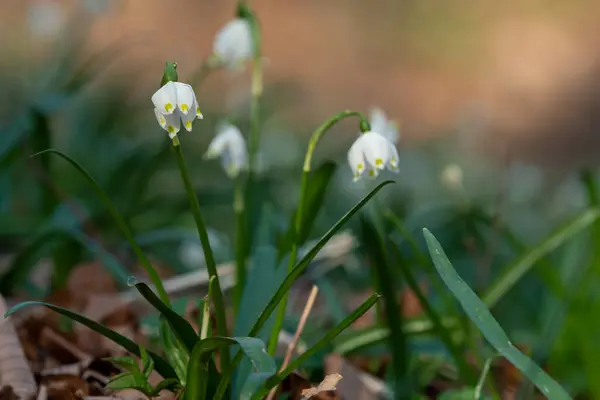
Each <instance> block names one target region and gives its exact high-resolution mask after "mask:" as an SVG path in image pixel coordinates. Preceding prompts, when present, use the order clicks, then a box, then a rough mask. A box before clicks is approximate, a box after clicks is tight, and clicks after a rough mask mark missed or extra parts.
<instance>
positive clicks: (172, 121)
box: [164, 112, 181, 139]
mask: <svg viewBox="0 0 600 400" xmlns="http://www.w3.org/2000/svg"><path fill="white" fill-rule="evenodd" d="M164 117H165V119H166V120H167V124H166V126H165V128H164V129H165V131H167V132H169V137H170V138H171V139H173V138H174V137H175V136H177V133H178V132H179V130H180V129H181V114H180V113H179V112H175V113H173V114H168V115H165V116H164Z"/></svg>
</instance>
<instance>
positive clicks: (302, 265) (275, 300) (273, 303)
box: [213, 181, 394, 400]
mask: <svg viewBox="0 0 600 400" xmlns="http://www.w3.org/2000/svg"><path fill="white" fill-rule="evenodd" d="M391 183H394V181H385V182H382V183H380V184H379V185H377V186H376V187H375V188H374V189H373V190H372V191H371V192H370V193H369V194H367V195H366V196H365V197H364V198H363V199H362V200H360V201H359V202H358V203H356V205H355V206H354V207H352V209H351V210H350V211H348V212H347V213H346V214H344V216H343V217H342V218H341V219H340V220H339V221H338V222H336V223H335V225H334V226H332V227H331V229H329V231H327V233H325V235H323V236H322V237H321V239H319V241H318V242H317V244H315V246H314V247H313V248H312V249H311V250H310V251H309V252H308V253H307V254H306V255H305V256H304V257H303V258H302V260H300V261H299V262H298V264H296V266H295V267H294V269H292V271H291V272H290V273H289V274H288V275H287V277H286V278H285V279H284V281H283V283H282V284H281V286H280V287H279V289H278V290H277V292H276V293H275V294H274V295H273V297H272V298H271V300H270V301H269V303H268V304H267V306H266V307H265V309H264V310H263V312H262V313H261V314H260V316H259V317H258V319H257V320H256V322H255V323H254V326H253V327H252V329H251V330H250V333H249V334H248V336H250V337H254V336H256V335H257V334H258V333H259V332H260V330H261V328H262V327H263V325H264V324H265V322H267V320H268V319H269V317H270V316H271V314H272V313H273V311H275V309H276V308H277V305H278V304H279V302H280V301H281V299H282V298H283V297H284V296H285V294H286V293H287V292H288V291H289V290H290V288H291V287H292V285H293V284H294V282H295V281H296V279H298V277H299V276H300V275H301V274H302V272H304V270H305V269H306V268H307V267H308V265H309V264H310V262H311V261H312V260H313V259H314V258H315V257H316V255H317V253H319V251H320V250H321V249H322V248H323V247H324V246H325V244H326V243H327V242H328V241H329V239H331V238H332V237H333V236H334V235H335V234H336V232H337V231H339V230H340V229H341V228H342V226H343V225H344V224H345V223H346V222H347V221H348V220H349V219H350V218H352V216H354V214H356V213H357V212H358V211H359V210H360V209H361V208H362V207H364V206H365V204H367V202H368V201H369V200H371V198H372V197H373V196H375V195H376V194H377V192H379V191H380V190H381V189H382V188H383V187H384V186H387V185H389V184H391ZM241 359H242V354H241V353H239V352H238V354H237V355H236V356H235V358H234V360H233V361H232V363H231V366H230V370H229V372H227V371H225V373H224V375H223V379H222V380H221V383H220V384H219V388H218V389H217V393H216V394H215V397H214V399H213V400H220V399H222V398H223V395H224V394H225V390H226V389H227V386H228V385H229V380H230V379H231V374H232V373H233V370H234V369H235V367H236V366H237V364H238V363H239V362H240V361H241Z"/></svg>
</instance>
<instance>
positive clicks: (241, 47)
mask: <svg viewBox="0 0 600 400" xmlns="http://www.w3.org/2000/svg"><path fill="white" fill-rule="evenodd" d="M252 54H253V43H252V29H251V27H250V23H249V22H248V21H247V20H246V19H244V18H236V19H234V20H232V21H229V22H228V23H227V24H225V26H223V27H222V28H221V29H220V30H219V31H218V32H217V34H216V36H215V41H214V43H213V55H214V56H215V57H216V58H217V60H218V61H219V62H220V63H222V64H223V65H224V66H225V67H227V68H230V69H239V68H241V67H242V66H243V65H244V63H245V62H246V61H247V60H248V59H250V57H252Z"/></svg>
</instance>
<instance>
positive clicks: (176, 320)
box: [135, 283, 199, 353]
mask: <svg viewBox="0 0 600 400" xmlns="http://www.w3.org/2000/svg"><path fill="white" fill-rule="evenodd" d="M135 288H136V289H137V290H138V292H140V294H141V295H142V296H143V297H144V298H145V299H146V300H148V302H149V303H150V304H151V305H152V306H153V307H154V308H156V309H157V310H158V312H160V313H161V315H162V316H163V317H164V318H165V319H166V320H167V322H168V323H169V325H170V326H171V329H172V330H173V333H174V334H175V336H177V338H178V339H179V340H180V341H181V343H182V344H183V345H184V346H185V348H186V349H187V351H188V352H189V353H191V352H192V350H193V349H194V346H195V345H196V342H198V340H199V339H198V335H197V334H196V331H195V330H194V328H192V326H191V325H190V323H189V322H187V321H186V320H185V318H183V317H182V316H180V315H179V314H177V313H176V312H175V311H173V309H172V308H171V307H169V306H168V305H166V304H165V303H163V302H162V301H161V300H160V299H159V298H158V296H157V295H155V294H154V292H153V291H152V289H150V287H149V286H148V285H146V284H145V283H136V284H135Z"/></svg>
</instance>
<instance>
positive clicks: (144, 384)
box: [106, 345, 181, 398]
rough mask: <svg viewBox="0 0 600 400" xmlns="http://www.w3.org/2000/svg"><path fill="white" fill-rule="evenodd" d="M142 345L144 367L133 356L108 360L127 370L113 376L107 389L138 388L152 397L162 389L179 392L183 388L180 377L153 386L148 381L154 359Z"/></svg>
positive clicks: (141, 352)
mask: <svg viewBox="0 0 600 400" xmlns="http://www.w3.org/2000/svg"><path fill="white" fill-rule="evenodd" d="M139 347H140V354H141V363H142V367H141V368H140V365H139V364H138V361H137V359H135V358H133V357H128V356H123V357H110V358H107V359H106V360H108V361H111V362H113V363H114V364H116V365H118V366H119V367H121V368H123V369H124V370H125V371H126V372H123V373H121V374H118V375H115V376H113V377H112V378H111V379H110V381H109V382H108V384H107V385H106V389H109V390H121V389H128V388H131V389H136V390H139V391H140V392H142V393H144V394H145V395H146V396H148V397H150V398H152V397H154V396H158V394H159V393H160V392H161V391H162V390H165V389H166V390H170V391H172V392H177V391H179V389H181V384H180V382H179V380H178V379H174V378H169V379H164V380H162V381H160V382H159V383H158V384H157V385H156V386H154V387H153V386H152V385H151V384H150V383H149V382H148V378H150V374H151V373H152V371H153V370H154V360H152V358H151V357H150V356H149V355H148V352H147V351H146V349H145V348H144V347H143V346H141V345H140V346H139Z"/></svg>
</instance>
